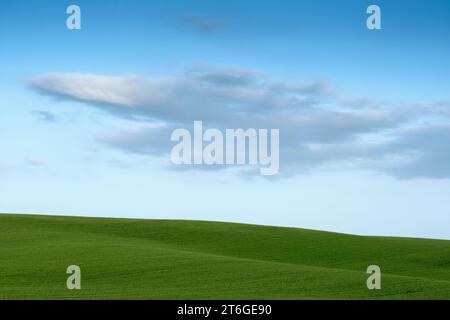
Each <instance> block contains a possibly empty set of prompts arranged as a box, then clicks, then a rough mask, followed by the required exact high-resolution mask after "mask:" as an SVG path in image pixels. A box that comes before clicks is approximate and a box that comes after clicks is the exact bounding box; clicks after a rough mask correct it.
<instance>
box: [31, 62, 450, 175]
mask: <svg viewBox="0 0 450 320" xmlns="http://www.w3.org/2000/svg"><path fill="white" fill-rule="evenodd" d="M29 83H30V86H31V87H32V88H34V89H36V90H39V91H40V92H43V93H45V94H50V95H53V96H58V97H64V98H66V99H71V100H77V101H82V102H85V103H87V104H89V105H92V106H95V107H97V108H100V109H103V110H105V111H107V112H110V113H112V114H114V115H115V116H119V117H126V118H128V119H136V120H137V119H139V120H140V121H142V119H143V118H144V119H147V120H146V121H147V123H148V126H144V127H142V126H140V127H139V129H130V130H123V131H121V132H117V133H112V134H109V135H106V136H102V137H101V138H100V141H102V142H103V143H106V144H107V145H110V146H113V147H116V148H120V149H121V150H124V151H126V152H132V153H140V154H149V155H153V156H161V155H164V154H166V153H168V152H169V151H170V144H171V143H170V139H169V136H170V132H171V130H172V129H173V128H175V127H180V126H183V127H190V126H191V125H192V121H194V120H203V122H204V124H205V125H207V126H211V127H218V128H279V129H280V139H281V141H280V159H281V167H280V172H281V173H284V174H286V175H294V174H298V173H299V172H304V171H305V170H309V169H311V168H314V167H317V166H320V165H326V164H336V163H345V165H353V166H355V167H359V168H360V167H363V168H367V169H371V170H377V171H382V172H385V173H388V174H391V175H394V176H397V177H400V178H413V177H416V176H424V177H431V178H444V177H450V164H449V163H448V162H447V160H446V159H448V155H449V154H448V153H446V152H445V150H446V148H445V144H446V143H447V141H448V136H447V134H448V127H445V126H442V125H441V123H442V121H444V122H445V121H448V120H449V115H450V113H449V104H447V103H441V104H430V105H423V104H422V105H399V106H395V105H391V104H387V103H380V102H378V101H376V100H374V99H371V98H370V97H369V98H362V99H350V98H347V97H344V96H343V95H342V94H341V93H340V92H339V91H338V90H336V89H335V88H334V87H333V86H332V85H331V84H330V83H328V82H327V81H326V80H316V81H309V82H301V83H294V82H286V81H280V80H276V79H273V78H272V77H271V76H270V75H267V74H264V73H261V72H257V71H253V70H247V69H242V68H236V67H233V68H231V67H226V68H217V67H211V66H203V67H197V68H193V69H190V70H188V71H187V72H185V73H184V74H181V75H175V76H169V77H164V78H155V77H145V78H144V77H138V76H105V75H95V74H80V73H66V74H58V73H55V74H45V75H41V76H37V77H34V78H33V79H31V80H30V82H29ZM430 116H432V117H433V121H431V122H430V121H428V120H429V118H430ZM428 139H433V143H432V144H430V143H429V141H428Z"/></svg>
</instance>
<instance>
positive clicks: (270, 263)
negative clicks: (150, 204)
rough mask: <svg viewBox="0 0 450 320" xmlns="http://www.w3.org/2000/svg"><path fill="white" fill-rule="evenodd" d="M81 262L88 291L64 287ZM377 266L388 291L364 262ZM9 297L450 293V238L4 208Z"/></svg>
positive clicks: (0, 273) (0, 243) (3, 273)
mask: <svg viewBox="0 0 450 320" xmlns="http://www.w3.org/2000/svg"><path fill="white" fill-rule="evenodd" d="M73 264H74V265H79V266H80V267H81V272H82V284H81V285H82V288H81V290H68V289H67V288H66V279H67V277H68V275H67V274H66V268H67V266H69V265H73ZM372 264H375V265H379V266H380V267H381V270H382V288H381V290H368V289H367V287H366V279H367V277H368V275H367V274H366V268H367V266H369V265H372ZM0 298H2V299H17V298H19V299H107V298H112V299H122V298H125V299H336V298H337V299H420V298H423V299H432V298H433V299H449V298H450V241H446V240H426V239H410V238H388V237H363V236H354V235H345V234H337V233H330V232H321V231H312V230H305V229H295V228H279V227H267V226H256V225H244V224H233V223H219V222H201V221H180V220H132V219H105V218H78V217H59V216H37V215H0Z"/></svg>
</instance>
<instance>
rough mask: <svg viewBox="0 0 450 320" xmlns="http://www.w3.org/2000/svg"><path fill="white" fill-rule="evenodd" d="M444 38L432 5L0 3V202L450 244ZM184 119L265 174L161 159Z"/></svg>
mask: <svg viewBox="0 0 450 320" xmlns="http://www.w3.org/2000/svg"><path fill="white" fill-rule="evenodd" d="M71 4H76V5H78V6H79V7H80V8H81V30H68V29H67V28H66V19H67V17H68V14H66V8H67V7H68V6H69V5H71ZM370 4H376V5H378V6H380V8H381V12H382V29H381V30H369V29H367V27H366V19H367V17H368V15H367V13H366V9H367V7H368V6H369V5H370ZM449 40H450V2H448V1H439V0H432V1H425V0H415V1H407V2H406V1H400V0H390V1H378V0H377V1H332V0H327V1H312V0H311V1H298V0H297V1H288V0H285V1H274V0H267V1H258V2H257V1H205V0H188V1H151V2H150V1H138V0H134V1H124V0H117V1H99V0H89V1H57V2H56V1H49V0H46V1H37V0H31V1H23V0H19V1H8V0H7V1H2V3H1V4H0V57H1V59H0V70H1V72H0V92H1V100H0V150H2V157H0V181H1V183H0V212H5V213H43V214H63V215H84V216H109V217H137V218H149V219H196V220H197V219H200V220H219V221H233V222H244V223H256V224H267V225H280V226H293V227H302V228H311V229H320V230H329V231H336V232H345V233H355V234H369V235H392V236H410V237H430V238H445V239H450V211H449V208H450V197H449V194H450V161H449V159H450V148H449V141H450V123H449V120H450V59H449V57H450V43H449ZM194 120H202V121H203V123H205V124H206V125H207V126H210V127H217V128H244V129H246V128H279V129H280V173H279V174H278V175H277V176H275V177H261V176H259V175H258V174H254V171H253V170H248V168H238V167H231V168H225V169H223V168H216V167H212V168H210V167H207V168H205V167H193V168H192V167H189V168H179V167H174V165H173V164H171V163H170V161H169V160H170V159H169V156H168V153H169V152H170V149H171V146H172V142H171V141H170V131H171V130H172V129H173V128H176V127H185V128H188V129H190V128H191V127H192V123H193V121H194Z"/></svg>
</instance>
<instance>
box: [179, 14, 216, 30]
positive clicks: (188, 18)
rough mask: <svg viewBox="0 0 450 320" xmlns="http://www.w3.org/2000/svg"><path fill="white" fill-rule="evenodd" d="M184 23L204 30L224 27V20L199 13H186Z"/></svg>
mask: <svg viewBox="0 0 450 320" xmlns="http://www.w3.org/2000/svg"><path fill="white" fill-rule="evenodd" d="M183 23H184V24H185V25H187V26H190V27H193V28H195V29H197V30H199V31H202V32H212V31H215V30H217V29H219V28H221V27H222V24H223V23H222V21H220V20H218V19H212V18H207V17H204V16H200V15H197V14H186V15H184V16H183Z"/></svg>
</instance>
